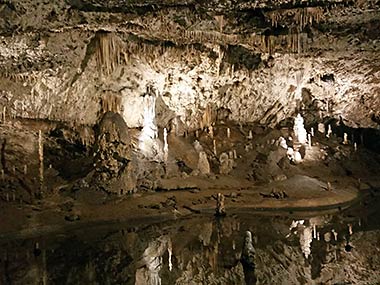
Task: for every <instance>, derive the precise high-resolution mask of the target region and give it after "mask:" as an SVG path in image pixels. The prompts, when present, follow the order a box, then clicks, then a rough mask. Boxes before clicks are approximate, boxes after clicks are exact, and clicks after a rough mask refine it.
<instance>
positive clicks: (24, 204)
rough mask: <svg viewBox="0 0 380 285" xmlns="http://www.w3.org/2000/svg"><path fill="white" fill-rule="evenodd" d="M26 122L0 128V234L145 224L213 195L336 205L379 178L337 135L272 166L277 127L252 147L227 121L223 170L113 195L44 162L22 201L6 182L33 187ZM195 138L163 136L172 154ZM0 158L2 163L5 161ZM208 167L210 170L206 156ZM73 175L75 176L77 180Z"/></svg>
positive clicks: (310, 207) (234, 200) (206, 203)
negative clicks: (227, 164)
mask: <svg viewBox="0 0 380 285" xmlns="http://www.w3.org/2000/svg"><path fill="white" fill-rule="evenodd" d="M26 126H27V127H25V126H23V125H22V124H20V123H19V122H16V123H13V124H12V125H9V124H8V125H6V126H1V128H0V130H1V134H2V137H3V138H6V142H7V146H6V150H4V147H3V150H2V160H4V159H3V158H4V157H6V158H7V159H8V158H9V159H8V160H7V161H6V164H7V165H6V166H7V171H6V172H5V173H4V176H5V177H2V180H1V181H2V183H1V189H2V191H1V199H0V221H1V222H0V223H1V226H0V238H6V237H15V236H20V237H26V236H36V235H42V234H45V233H52V232H59V231H65V230H68V229H70V228H81V227H85V226H91V225H99V224H104V223H118V222H125V221H130V222H131V223H133V222H134V221H135V222H138V221H145V222H149V221H154V220H156V219H158V220H165V219H179V218H184V217H190V216H193V215H202V214H213V213H214V212H215V207H216V196H217V194H218V193H222V194H223V195H224V196H225V207H226V213H227V215H230V214H234V213H239V212H244V213H250V212H252V213H253V212H258V211H259V212H273V211H274V212H281V213H284V214H294V213H295V212H303V213H305V212H315V211H340V210H342V209H343V208H346V207H348V206H350V205H352V204H353V203H355V202H356V201H359V200H360V196H361V195H362V194H363V193H369V192H370V191H371V188H380V179H379V178H378V176H376V175H375V174H376V173H375V172H376V171H377V170H376V169H377V163H378V162H377V156H376V154H373V153H371V152H368V151H367V150H365V149H358V150H357V151H354V150H353V147H352V145H350V146H345V145H342V143H341V142H340V141H339V139H338V138H330V139H326V138H325V137H324V136H319V137H316V138H315V139H314V142H313V146H312V147H310V146H308V147H307V148H306V154H305V156H304V158H303V161H302V163H300V164H297V165H293V164H287V165H286V166H284V167H281V168H279V167H277V166H276V167H274V166H273V165H272V164H273V161H271V160H274V161H277V160H278V158H276V157H278V155H283V154H282V152H283V150H281V151H280V153H278V151H277V149H278V148H277V147H273V143H271V142H270V141H271V140H272V138H278V137H279V135H281V131H278V130H273V131H270V132H268V133H266V134H260V135H257V136H256V138H257V144H256V145H254V146H253V147H252V143H250V142H248V141H247V139H244V138H241V134H239V131H238V127H233V126H230V127H231V140H230V141H228V140H225V139H223V135H222V132H224V131H225V129H226V128H227V126H220V127H219V128H218V129H219V132H220V136H219V137H218V133H216V135H215V138H216V139H217V140H218V138H219V141H220V143H219V144H218V150H220V152H222V151H227V150H231V149H234V150H236V152H237V154H238V156H237V158H236V159H235V166H234V167H233V169H232V171H231V172H230V173H228V174H213V173H210V174H206V175H199V174H198V175H191V174H190V175H189V174H185V173H182V174H181V175H179V176H178V175H177V176H176V175H175V174H173V173H170V167H169V166H168V167H167V169H168V173H167V175H163V176H162V177H161V178H158V179H157V181H155V185H156V186H155V190H154V191H145V192H143V191H137V192H131V193H129V194H126V195H123V196H120V195H109V194H105V193H104V192H102V191H99V189H96V188H95V187H91V186H90V187H85V188H86V189H85V190H83V189H76V188H75V189H74V188H73V187H71V186H72V185H73V182H68V181H67V180H65V179H64V178H62V175H59V172H58V171H57V170H56V169H55V166H54V165H53V166H51V165H46V166H45V173H46V181H45V183H46V184H49V185H50V187H51V189H52V190H51V191H50V192H49V193H48V194H46V195H45V196H44V197H43V199H33V200H28V199H27V198H25V195H24V196H22V195H20V191H18V189H16V190H14V189H13V188H15V187H16V188H17V187H20V186H19V185H21V186H22V185H24V186H23V187H24V188H25V189H23V190H22V191H26V192H28V191H32V188H31V187H28V186H27V185H28V183H30V184H33V183H34V184H36V183H37V182H38V181H37V179H36V177H38V152H36V151H37V150H36V141H37V140H38V135H36V130H38V129H41V126H36V127H33V126H32V125H31V124H27V125H26ZM37 133H38V131H37ZM198 135H199V134H198ZM194 136H195V135H194ZM239 136H240V137H239ZM197 139H198V140H199V141H200V142H201V143H203V145H207V142H205V141H206V140H209V143H210V139H209V138H207V134H203V135H202V134H201V135H199V137H198V138H197ZM194 140H195V138H194V137H191V136H188V137H186V138H184V137H175V136H170V137H169V145H170V146H171V151H172V156H173V157H174V156H176V158H177V159H180V157H178V155H179V153H180V149H182V150H183V149H184V147H189V146H191V145H192V143H193V141H194ZM3 141H4V140H3ZM37 145H38V144H37ZM209 145H210V144H209ZM211 145H212V144H211ZM247 145H248V150H247ZM37 148H38V147H37ZM176 148H177V149H176ZM210 148H211V147H210ZM252 148H253V150H252ZM255 148H256V149H255ZM322 150H323V151H322ZM331 150H334V151H333V152H331ZM183 153H187V156H188V157H187V158H183V159H184V160H187V164H188V165H191V164H192V162H191V160H192V158H191V157H189V156H191V154H188V152H186V151H184V152H183ZM321 153H324V154H326V153H327V156H325V158H324V159H322V158H321ZM177 154H178V155H177ZM259 154H266V156H265V157H266V160H265V162H264V163H263V162H260V159H261V158H260V155H259ZM326 157H328V158H327V159H326ZM73 159H74V158H73ZM75 159H77V158H75ZM33 161H34V162H33ZM75 161H78V160H75ZM252 161H254V163H255V165H254V166H255V167H254V168H255V169H256V170H257V169H259V171H258V172H255V173H254V174H252V173H251V172H250V171H251V170H252V167H253V166H252V163H251V162H252ZM258 161H259V162H258ZM27 162H29V163H27ZM2 163H3V166H4V163H5V162H4V161H2ZM169 163H171V162H170V161H169V162H168V164H169ZM24 164H27V170H28V175H25V176H27V177H25V178H20V177H22V176H23V174H22V172H23V171H22V165H24ZM277 164H278V163H276V165H277ZM11 165H16V166H17V167H16V169H15V168H13V170H12V167H11ZM83 165H84V164H82V166H83ZM211 169H212V171H213V170H214V169H213V163H212V162H211ZM273 169H275V171H273ZM374 169H375V170H374ZM24 170H25V169H24ZM252 176H254V177H253V178H252ZM74 180H76V181H77V178H76V179H74ZM36 181H37V182H36ZM328 182H329V183H328ZM20 183H21V184H20ZM328 184H329V185H328ZM12 185H13V186H12ZM25 185H26V186H25ZM76 185H77V184H76ZM12 187H13V188H12ZM7 191H8V192H7ZM12 191H13V192H12ZM6 193H8V194H6ZM9 193H16V195H12V194H9Z"/></svg>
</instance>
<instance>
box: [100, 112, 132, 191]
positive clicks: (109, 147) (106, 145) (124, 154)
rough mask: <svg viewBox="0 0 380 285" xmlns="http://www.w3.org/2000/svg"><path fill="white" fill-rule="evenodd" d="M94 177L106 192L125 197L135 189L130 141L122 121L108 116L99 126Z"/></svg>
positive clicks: (104, 117) (109, 113) (111, 114)
mask: <svg viewBox="0 0 380 285" xmlns="http://www.w3.org/2000/svg"><path fill="white" fill-rule="evenodd" d="M94 155H95V161H96V163H95V165H96V166H95V177H96V179H97V180H98V182H100V184H101V185H104V186H105V189H106V190H107V191H110V192H115V191H116V193H117V194H126V193H128V192H130V191H133V190H134V189H135V187H136V170H135V167H134V165H133V163H134V162H133V161H132V160H133V155H132V149H131V139H130V136H129V133H128V128H127V125H126V124H125V122H124V120H123V118H122V117H121V116H120V115H119V114H116V113H112V112H107V113H106V114H105V115H104V116H103V118H102V120H101V121H100V123H99V127H98V133H97V137H96V142H95V149H94Z"/></svg>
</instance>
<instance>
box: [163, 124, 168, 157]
mask: <svg viewBox="0 0 380 285" xmlns="http://www.w3.org/2000/svg"><path fill="white" fill-rule="evenodd" d="M168 155H169V145H168V130H167V129H166V128H164V162H165V163H166V162H167V161H168Z"/></svg>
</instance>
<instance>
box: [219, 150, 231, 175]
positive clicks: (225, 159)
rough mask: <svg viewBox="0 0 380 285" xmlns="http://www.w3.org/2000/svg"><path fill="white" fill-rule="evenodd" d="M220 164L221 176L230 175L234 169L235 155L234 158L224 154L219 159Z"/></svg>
mask: <svg viewBox="0 0 380 285" xmlns="http://www.w3.org/2000/svg"><path fill="white" fill-rule="evenodd" d="M219 162H220V167H219V172H220V174H229V173H230V172H231V171H232V169H233V167H234V159H233V153H232V156H229V155H228V154H227V153H225V152H223V153H222V154H221V155H220V157H219Z"/></svg>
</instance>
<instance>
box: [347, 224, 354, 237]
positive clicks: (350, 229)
mask: <svg viewBox="0 0 380 285" xmlns="http://www.w3.org/2000/svg"><path fill="white" fill-rule="evenodd" d="M348 233H349V234H350V235H352V234H353V233H354V232H353V231H352V224H348Z"/></svg>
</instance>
